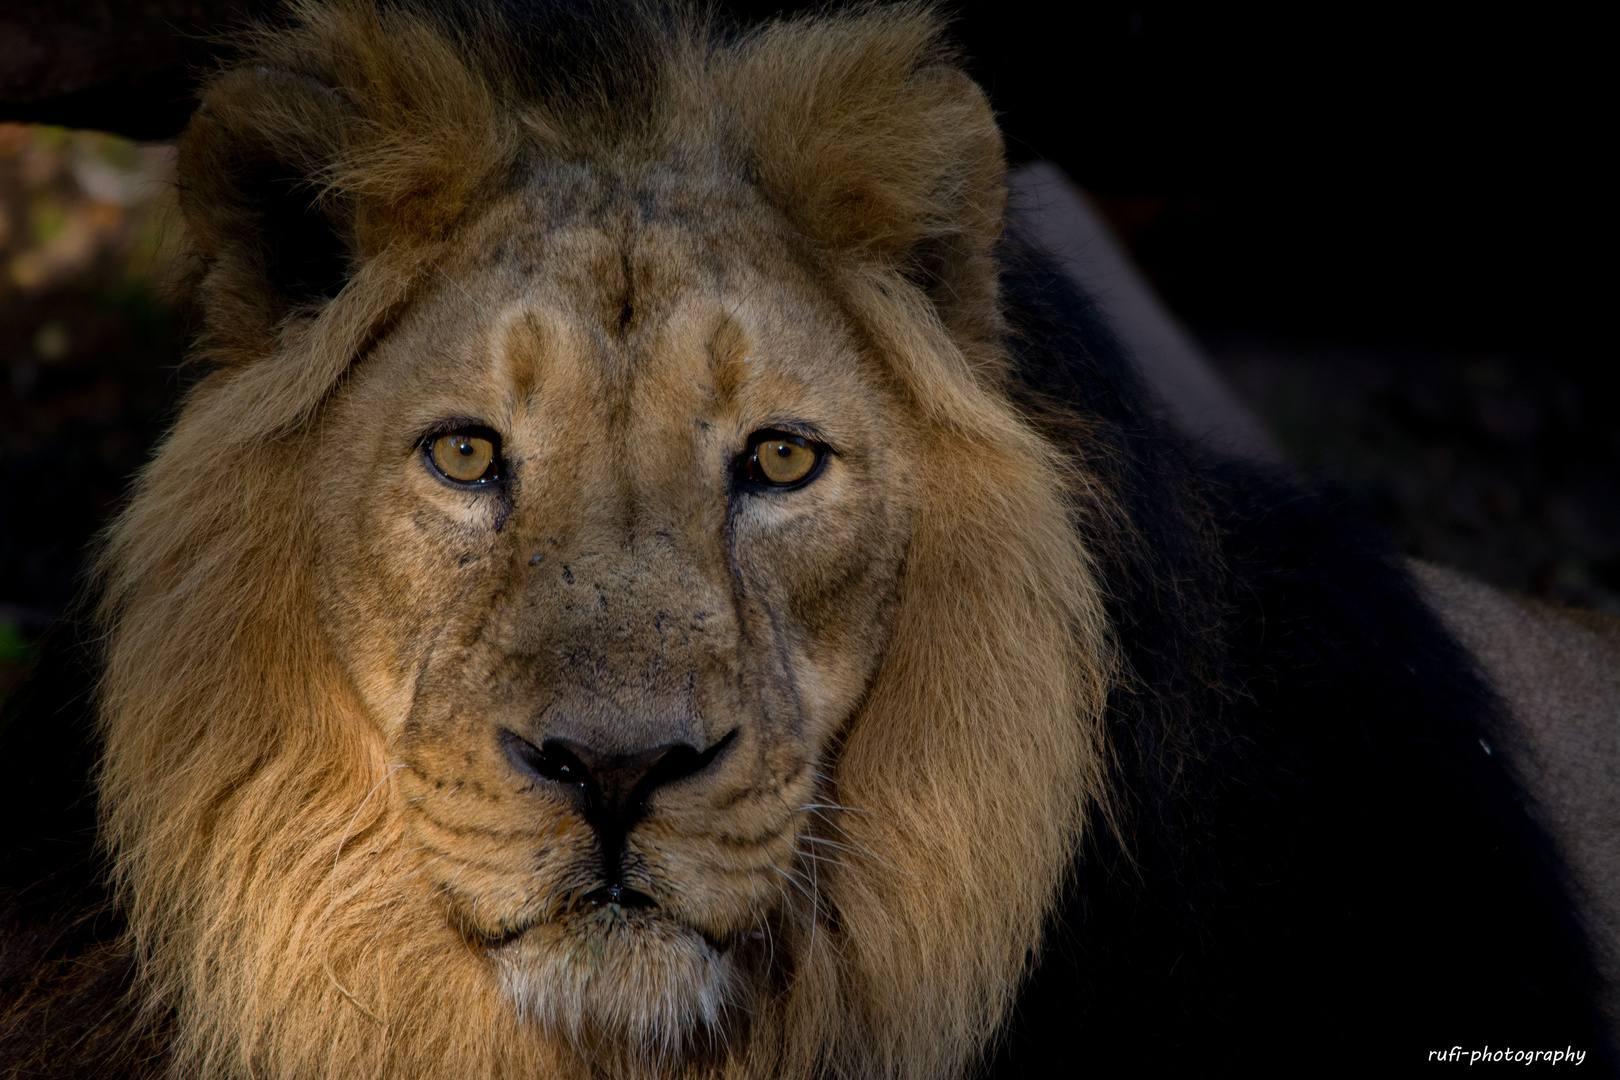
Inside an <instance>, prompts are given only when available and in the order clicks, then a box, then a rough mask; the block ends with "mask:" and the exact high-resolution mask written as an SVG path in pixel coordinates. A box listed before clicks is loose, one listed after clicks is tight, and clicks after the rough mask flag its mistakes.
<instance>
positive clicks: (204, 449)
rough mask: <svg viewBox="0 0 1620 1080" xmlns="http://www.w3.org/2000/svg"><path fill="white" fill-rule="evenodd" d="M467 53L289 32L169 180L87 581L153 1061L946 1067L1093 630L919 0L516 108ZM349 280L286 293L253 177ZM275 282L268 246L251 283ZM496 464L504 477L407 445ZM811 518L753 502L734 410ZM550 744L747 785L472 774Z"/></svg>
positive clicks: (1006, 924)
mask: <svg viewBox="0 0 1620 1080" xmlns="http://www.w3.org/2000/svg"><path fill="white" fill-rule="evenodd" d="M500 40H501V36H500V35H499V33H496V34H493V35H490V36H489V40H487V41H485V40H483V39H482V38H480V36H479V34H478V32H477V31H476V29H475V30H474V31H470V32H468V34H467V35H466V37H465V39H464V40H461V41H457V40H455V36H454V35H453V34H451V33H449V32H448V31H446V30H443V29H442V28H439V27H438V26H437V24H435V23H434V22H433V21H432V20H430V19H427V18H424V17H420V16H412V15H409V14H406V13H404V12H402V11H399V10H387V11H384V12H382V13H379V11H378V10H376V9H374V8H372V7H370V6H369V5H367V4H364V3H355V2H343V3H337V4H332V5H326V6H316V5H313V4H305V5H302V6H300V7H299V8H298V9H297V20H296V25H295V26H293V27H292V28H291V29H288V30H284V31H280V32H276V33H267V34H262V35H259V36H258V37H256V38H255V39H253V40H252V41H251V42H250V50H249V56H248V58H247V60H246V61H245V62H243V63H242V64H241V65H239V66H237V67H235V68H233V69H232V70H229V71H227V72H225V73H224V74H222V75H221V76H219V77H218V78H217V79H216V80H214V82H213V83H212V85H211V86H210V88H209V90H208V92H207V96H206V98H205V101H204V105H203V108H202V110H201V111H200V113H199V115H198V117H197V119H196V120H195V121H194V122H193V124H192V126H191V128H190V129H189V130H188V132H187V134H186V137H185V140H184V143H183V146H182V155H181V163H182V164H181V168H182V178H181V183H182V188H183V193H184V206H185V210H186V214H187V217H188V220H189V222H190V224H191V226H192V228H193V230H194V232H195V235H196V239H197V244H198V248H199V250H200V252H201V253H202V255H203V257H204V259H205V261H206V264H207V267H208V269H207V274H206V278H205V281H204V297H205V301H206V304H207V310H208V314H209V324H208V340H209V349H210V355H211V357H212V359H213V360H214V361H216V362H217V363H218V364H219V367H218V369H217V370H216V371H214V372H213V373H212V374H211V375H209V376H208V377H207V378H206V379H205V380H204V381H203V382H202V384H201V385H200V386H199V387H198V388H197V389H196V391H195V392H194V393H193V394H192V396H191V397H190V398H189V400H188V402H187V404H186V407H185V409H184V411H183V413H182V415H181V417H180V419H179V421H178V423H177V424H176V427H175V430H174V431H173V433H172V434H171V435H170V437H169V438H168V440H167V441H166V443H165V444H164V446H163V448H162V450H161V451H160V453H159V454H158V456H157V457H156V459H155V460H154V461H153V463H152V464H151V465H150V467H149V468H148V469H147V470H146V471H145V473H144V474H143V475H142V477H141V479H140V481H139V484H138V486H137V490H136V493H135V497H134V499H133V501H132V503H131V505H130V507H129V509H128V511H127V512H126V513H125V514H124V515H123V516H122V517H121V518H120V520H119V521H118V522H117V524H116V526H115V527H114V529H113V530H112V533H111V536H110V542H109V544H108V546H107V549H106V552H105V555H104V557H103V559H102V562H101V574H102V576H103V580H104V582H105V585H106V597H107V598H106V601H105V604H104V608H103V617H104V619H105V622H106V626H107V635H108V636H107V666H106V674H105V679H104V682H103V684H102V687H101V716H102V728H103V732H104V736H105V740H106V752H105V758H104V762H103V765H102V769H101V774H100V784H101V793H102V799H103V808H104V815H105V822H106V830H107V835H108V837H109V838H110V843H111V845H112V848H113V851H114V854H115V859H116V866H117V869H118V875H119V881H120V883H121V887H122V889H123V895H124V897H125V899H126V901H127V903H128V905H129V909H130V919H131V930H130V934H131V939H132V942H133V946H134V948H135V949H136V951H137V955H138V958H139V963H140V971H141V977H140V982H139V992H140V994H141V995H142V997H143V1000H144V1001H145V1002H146V1004H147V1007H148V1008H150V1009H151V1010H154V1011H161V1010H166V1009H172V1010H173V1011H174V1015H175V1029H176V1041H175V1043H174V1047H173V1050H174V1055H175V1057H174V1061H175V1066H174V1067H175V1069H176V1070H177V1071H178V1072H180V1073H182V1074H185V1075H201V1076H248V1075H253V1076H262V1077H307V1076H313V1075H330V1076H345V1077H349V1076H355V1077H358V1076H372V1075H378V1076H381V1075H387V1076H399V1077H449V1076H455V1077H477V1076H497V1075H503V1076H504V1075H513V1076H516V1075H536V1076H585V1075H591V1074H614V1075H626V1076H628V1075H661V1074H680V1073H691V1074H700V1073H701V1074H711V1073H712V1074H714V1075H724V1076H735V1077H759V1076H765V1075H781V1076H807V1075H810V1074H812V1073H816V1072H819V1071H823V1070H826V1071H830V1072H831V1073H833V1074H835V1075H841V1076H850V1077H878V1076H894V1077H902V1076H904V1077H913V1076H914V1077H923V1076H948V1075H953V1074H956V1073H958V1072H960V1071H961V1069H962V1068H964V1067H965V1065H966V1064H967V1063H969V1062H971V1061H972V1060H973V1059H974V1057H975V1055H976V1054H977V1053H978V1052H979V1051H980V1049H981V1047H982V1045H983V1044H984V1042H985V1040H986V1039H987V1038H988V1037H989V1036H990V1034H991V1033H992V1032H993V1031H994V1030H995V1029H996V1028H997V1026H998V1024H999V1023H1000V1021H1001V1019H1002V1017H1003V1015H1004V1013H1005V1011H1006V1009H1007V1007H1008V1005H1009V1001H1010V995H1011V993H1012V991H1013V988H1014V987H1015V986H1016V985H1017V984H1018V981H1019V978H1020V975H1021V973H1022V971H1023V969H1024V966H1025V964H1026V962H1027V957H1028V956H1029V955H1030V953H1031V950H1032V949H1033V948H1034V947H1035V946H1036V944H1037V942H1038V938H1039V934H1040V927H1041V924H1042V920H1043V918H1044V916H1045V915H1046V913H1047V912H1048V910H1049V909H1050V907H1051V905H1052V904H1053V902H1054V900H1055V897H1056V895H1057V890H1058V888H1059V885H1060V879H1061V876H1062V873H1063V868H1064V867H1065V866H1066V865H1067V863H1068V860H1069V857H1070V854H1071V853H1072V852H1073V851H1074V850H1075V846H1076V843H1077V837H1078V832H1079V830H1080V829H1081V827H1082V824H1083V823H1082V820H1081V818H1082V813H1081V808H1082V806H1083V804H1084V803H1085V801H1086V800H1087V798H1088V797H1089V798H1100V783H1099V782H1098V781H1097V779H1096V778H1097V776H1098V775H1099V762H1098V760H1097V759H1098V756H1099V752H1098V749H1097V747H1098V740H1099V718H1100V713H1101V709H1102V701H1103V694H1104V691H1105V687H1106V686H1107V684H1108V681H1109V679H1110V676H1111V663H1112V662H1111V660H1110V650H1109V646H1108V639H1107V632H1106V629H1105V627H1104V625H1103V621H1102V618H1101V615H1100V614H1099V612H1100V605H1099V602H1098V598H1097V596H1096V591H1095V587H1094V584H1093V579H1092V576H1091V573H1090V571H1089V570H1088V564H1087V556H1086V553H1085V551H1084V550H1082V548H1081V546H1080V543H1079V540H1078V539H1077V536H1076V533H1075V530H1074V529H1073V528H1072V526H1071V522H1070V520H1069V515H1070V513H1071V504H1070V500H1069V495H1068V494H1067V493H1068V492H1070V491H1071V490H1073V489H1074V488H1075V485H1076V484H1079V483H1081V482H1082V481H1081V479H1080V478H1076V477H1074V476H1072V475H1066V474H1065V472H1064V468H1063V466H1061V465H1060V464H1059V463H1058V460H1057V457H1056V455H1055V453H1054V452H1053V451H1052V449H1051V448H1050V447H1049V446H1048V445H1046V444H1045V443H1043V442H1042V440H1041V439H1040V438H1039V437H1038V436H1036V435H1035V434H1034V432H1033V430H1032V429H1031V428H1030V427H1029V426H1028V425H1027V424H1026V423H1025V422H1024V421H1023V420H1021V419H1020V417H1019V416H1018V415H1016V413H1015V412H1014V410H1013V409H1012V408H1011V407H1010V406H1009V404H1008V403H1007V401H1006V399H1005V396H1004V394H1003V393H1002V392H1001V391H1000V389H999V386H1000V383H999V380H1000V374H999V367H998V364H999V354H998V352H997V349H998V346H997V345H996V341H997V335H998V334H999V330H1000V326H999V322H998V321H997V316H996V314H995V312H996V296H995V285H994V275H993V273H992V267H991V261H990V246H991V244H992V243H993V241H994V240H995V237H996V235H997V232H998V230H999V227H1000V226H999V222H1000V215H1001V209H1002V202H1003V198H1004V191H1003V187H1002V175H1003V164H1002V157H1001V148H1000V142H999V138H998V136H997V134H996V130H995V126H994V123H993V120H992V118H991V115H990V112H989V110H988V108H987V107H986V104H985V101H984V99H983V97H982V95H981V94H980V93H979V91H978V90H977V88H976V87H974V86H973V85H972V83H971V82H969V81H968V80H967V79H966V78H965V77H964V76H962V75H961V74H960V73H959V72H957V71H956V70H955V69H954V68H952V67H950V66H949V58H948V57H947V56H945V55H944V54H943V53H942V52H941V51H940V48H939V45H938V43H937V40H938V28H937V24H936V22H935V20H934V18H933V17H932V16H931V15H929V14H928V13H926V12H925V11H923V10H922V9H919V8H914V7H899V8H890V9H884V10H875V11H867V12H862V13H855V14H849V15H840V16H820V17H816V18H810V19H801V20H797V21H793V22H785V23H778V24H775V25H772V26H769V27H766V28H764V29H762V30H759V31H755V32H752V33H750V34H748V35H746V36H742V37H740V38H738V39H735V40H733V41H731V42H730V43H728V44H724V45H717V44H711V43H710V40H709V37H708V35H707V32H706V30H705V28H704V26H703V25H702V23H701V21H700V20H696V19H692V18H687V19H685V20H684V21H683V22H682V23H681V25H680V27H679V28H678V29H677V30H676V31H674V32H672V33H669V34H667V35H665V36H664V37H662V38H661V39H660V40H661V42H662V43H661V44H660V45H659V46H658V49H659V50H661V51H658V52H657V53H656V54H655V55H651V56H645V57H627V58H626V60H625V63H626V64H627V65H642V66H636V67H635V68H634V71H633V72H632V74H635V73H639V74H637V77H638V78H643V79H645V80H646V81H648V82H649V84H650V85H651V86H652V87H653V88H654V91H655V92H652V93H650V94H649V95H647V96H646V98H645V100H644V101H643V103H642V106H641V107H639V108H640V111H638V112H635V113H634V114H628V113H624V112H621V111H616V109H615V106H614V105H613V104H612V103H607V102H604V101H603V100H601V99H599V98H596V97H592V96H591V94H590V93H589V92H587V91H581V92H580V93H578V94H576V95H575V96H574V97H572V98H568V97H560V98H556V99H545V100H539V99H535V98H533V97H527V96H525V93H524V91H523V89H522V86H521V85H520V80H519V79H518V77H517V75H516V74H515V72H516V70H517V69H516V68H515V67H514V64H516V62H517V61H516V59H515V58H513V57H509V56H504V55H503V54H502V53H501V51H500V46H499V44H498V42H499V41H500ZM289 176H290V177H293V178H295V179H296V180H298V182H299V183H300V184H302V185H305V187H304V188H303V190H307V191H308V192H309V193H310V196H311V197H315V198H318V199H319V207H320V209H321V213H320V216H321V218H322V219H323V220H324V222H325V223H326V225H327V226H328V227H329V228H330V229H331V230H332V233H333V235H335V236H336V237H337V238H338V239H339V240H340V241H341V242H342V244H343V245H344V250H345V252H346V257H347V259H348V260H349V263H350V271H351V276H350V277H349V279H348V281H347V284H346V286H345V287H344V288H343V289H342V291H341V293H339V294H338V295H337V296H336V298H335V299H331V300H329V301H327V300H323V299H321V298H320V297H318V296H316V297H310V296H300V295H297V294H296V292H295V291H291V290H289V289H287V288H284V287H283V284H282V283H281V281H280V279H278V278H277V277H276V276H275V272H274V271H275V264H274V260H275V255H274V252H273V251H271V250H270V249H269V248H268V247H267V245H268V244H269V243H270V241H268V240H267V239H266V238H265V236H264V235H263V227H262V226H263V219H262V217H261V216H259V207H260V204H259V203H257V202H255V199H256V198H257V197H258V196H257V195H256V194H255V192H256V190H257V189H255V188H254V186H253V185H255V184H261V183H263V182H264V179H265V177H271V178H272V179H282V178H285V177H289ZM267 252H268V254H267ZM447 418H474V419H478V420H480V421H481V422H483V423H485V424H488V425H489V426H491V427H493V428H495V429H496V430H498V431H499V432H500V433H501V435H502V437H503V439H504V441H505V450H506V453H507V455H508V458H509V462H510V465H511V471H512V480H511V481H510V483H509V485H508V488H507V490H506V494H504V495H502V496H496V495H493V494H484V493H479V494H476V495H469V494H467V493H464V492H459V491H454V490H451V489H449V488H447V487H446V486H445V485H443V484H441V483H439V482H438V481H436V480H434V479H433V478H432V477H431V476H430V475H429V474H428V473H427V471H426V470H425V468H424V467H423V463H422V460H421V457H420V454H419V453H418V452H417V451H416V440H417V438H418V437H419V435H420V434H421V432H422V431H423V430H424V428H425V427H426V426H427V425H431V424H433V423H435V422H438V421H441V420H444V419H447ZM791 422H808V423H812V424H814V425H815V426H816V427H817V428H818V430H819V431H820V432H821V433H822V435H821V437H822V438H824V439H825V441H827V442H828V443H830V444H831V445H832V446H833V447H834V448H835V449H836V450H837V455H836V456H835V457H834V458H833V459H832V460H831V461H830V462H829V464H828V467H827V470H826V472H825V473H824V474H823V475H822V476H821V477H820V478H819V479H818V480H816V481H815V483H814V484H812V485H811V486H809V487H806V488H803V489H801V490H799V491H797V492H793V493H791V494H790V495H788V496H783V497H777V496H775V495H772V496H770V497H766V498H754V499H753V501H748V500H747V499H741V500H740V501H739V497H738V496H736V495H734V494H730V493H729V489H728V480H727V477H728V475H729V469H730V467H731V465H730V463H731V462H732V461H733V459H734V456H735V455H736V454H737V453H738V452H740V450H741V447H742V445H743V442H744V440H745V439H746V437H747V436H748V434H749V432H750V431H753V430H757V429H760V428H763V427H769V426H772V425H780V424H784V423H791ZM548 709H551V710H553V713H554V714H559V715H560V714H562V713H564V712H567V713H568V714H569V715H589V716H596V717H598V718H600V717H603V716H606V717H608V718H609V719H608V720H604V721H601V722H602V724H604V725H605V728H603V730H609V731H613V732H623V733H625V738H627V739H629V738H632V737H633V736H634V735H635V734H636V730H635V729H636V725H638V724H653V725H656V724H668V725H674V726H675V727H677V728H679V729H680V730H682V731H686V732H688V733H690V735H691V737H692V738H693V739H694V740H698V741H699V742H700V743H701V744H703V745H707V744H708V743H710V742H713V741H714V740H715V739H717V738H719V737H720V736H721V735H722V734H724V733H725V732H726V731H727V730H729V729H735V730H736V731H737V733H738V734H737V736H736V744H735V746H734V747H733V749H732V751H731V752H730V753H729V754H728V755H727V756H726V757H725V758H723V759H721V761H720V763H719V764H718V765H717V767H716V768H715V769H714V770H713V771H712V772H711V773H707V774H704V775H703V776H702V777H701V778H699V779H697V780H694V781H691V782H687V783H683V784H681V785H677V786H673V787H671V788H668V789H663V790H661V791H660V792H659V793H658V795H657V797H656V798H655V800H654V802H653V804H652V808H651V811H650V812H649V814H648V816H647V817H646V818H645V819H643V821H642V822H641V823H640V824H639V825H638V826H636V828H635V830H634V831H633V832H632V833H631V834H630V840H629V848H628V850H629V852H630V855H631V856H632V871H631V872H632V873H634V874H636V875H638V876H637V877H636V878H635V881H636V883H637V887H638V888H641V889H644V890H645V891H647V892H648V893H650V894H651V895H653V896H654V897H655V898H656V899H657V900H658V902H659V906H658V909H657V911H656V912H652V913H639V914H621V913H618V912H617V911H616V910H615V911H607V910H605V909H604V910H598V909H593V908H588V907H586V906H584V905H582V904H580V903H579V896H580V894H581V893H583V892H584V891H585V890H587V889H589V888H590V887H591V883H592V880H593V877H592V875H593V874H594V873H595V871H594V870H593V869H592V867H594V865H595V863H594V862H593V860H594V859H595V857H596V856H595V855H594V854H593V843H594V842H593V840H592V837H591V835H590V833H589V830H588V829H587V828H586V827H585V826H584V824H583V822H582V821H581V820H580V819H579V818H578V816H577V815H576V814H574V813H573V812H572V811H571V809H570V808H569V806H568V805H567V804H566V803H565V802H564V801H562V800H560V799H557V798H555V797H551V796H549V795H548V794H547V793H546V792H544V791H538V790H536V788H535V786H534V785H533V784H532V783H528V782H526V781H525V780H524V779H523V778H522V777H520V776H517V775H516V774H515V773H514V771H513V769H512V767H511V765H510V763H508V762H506V761H504V760H503V759H501V757H500V755H499V754H498V753H496V749H495V748H496V743H495V740H494V737H493V733H494V732H495V731H496V729H497V728H499V727H502V726H505V727H508V728H523V729H524V730H529V728H528V727H525V725H531V726H532V725H534V724H536V723H539V722H540V721H539V720H537V719H536V718H537V717H543V716H545V715H550V714H548V713H547V710H548Z"/></svg>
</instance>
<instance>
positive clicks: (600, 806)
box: [501, 730, 737, 838]
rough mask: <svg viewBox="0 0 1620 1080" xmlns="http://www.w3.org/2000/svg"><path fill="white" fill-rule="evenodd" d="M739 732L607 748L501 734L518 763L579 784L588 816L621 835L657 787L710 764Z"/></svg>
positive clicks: (561, 781) (595, 824)
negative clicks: (700, 742)
mask: <svg viewBox="0 0 1620 1080" xmlns="http://www.w3.org/2000/svg"><path fill="white" fill-rule="evenodd" d="M736 734H737V732H736V731H735V730H733V731H731V732H729V733H727V734H726V736H725V737H724V738H722V739H720V740H719V741H718V742H716V743H715V744H714V745H713V746H710V747H708V748H707V749H700V748H698V747H696V746H693V745H692V744H690V743H685V742H676V743H665V744H663V745H661V746H653V747H649V748H647V749H645V750H636V751H632V752H630V753H624V752H617V751H603V750H599V749H597V748H596V747H593V746H590V745H588V744H586V743H582V742H578V741H576V740H573V739H561V738H551V739H546V740H545V741H544V742H542V743H541V744H540V745H539V746H535V745H534V744H533V743H531V742H529V741H528V740H527V739H524V738H522V737H521V736H519V735H516V734H514V733H513V732H510V731H503V732H502V733H501V736H502V742H503V743H504V744H505V748H506V753H507V756H508V757H509V758H511V759H512V761H513V763H514V764H516V765H517V766H518V768H519V769H521V770H522V771H524V772H527V773H531V774H533V775H535V776H539V777H542V778H544V779H546V780H550V781H552V782H554V783H558V784H567V785H570V786H575V787H578V789H579V793H580V794H581V795H582V796H583V799H584V806H583V809H584V812H585V820H587V821H588V822H590V824H591V825H592V826H593V827H595V828H596V830H597V831H598V832H600V833H602V834H603V836H604V838H606V837H608V836H610V835H616V836H618V837H621V838H622V836H623V834H624V833H625V832H627V831H628V830H629V828H630V826H631V825H634V824H635V822H636V819H638V818H639V817H641V815H642V814H643V813H644V812H645V810H646V808H647V800H648V798H649V797H651V795H652V793H653V791H654V790H656V789H658V788H660V787H663V786H665V785H666V784H673V783H674V782H675V781H677V780H684V779H685V778H686V777H688V776H693V775H695V774H697V773H700V772H702V771H703V770H704V769H706V768H708V767H709V766H710V765H711V764H713V763H714V760H715V759H716V758H718V757H719V756H720V755H721V754H722V753H723V752H724V751H725V749H726V747H728V746H730V745H731V741H732V739H733V738H735V737H736Z"/></svg>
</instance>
